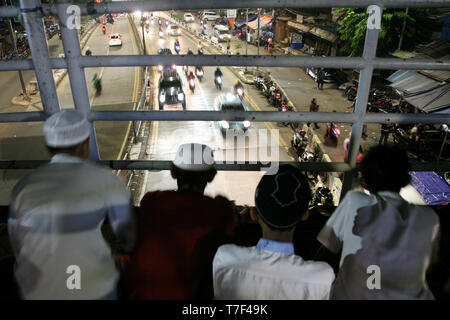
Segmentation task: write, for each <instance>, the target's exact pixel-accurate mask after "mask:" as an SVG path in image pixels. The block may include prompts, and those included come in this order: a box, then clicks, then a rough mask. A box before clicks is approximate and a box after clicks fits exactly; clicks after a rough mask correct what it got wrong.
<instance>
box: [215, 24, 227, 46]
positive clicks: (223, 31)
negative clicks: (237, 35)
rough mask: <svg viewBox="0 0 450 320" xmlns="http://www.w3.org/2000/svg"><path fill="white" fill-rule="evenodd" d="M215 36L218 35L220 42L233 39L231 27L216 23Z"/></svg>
mask: <svg viewBox="0 0 450 320" xmlns="http://www.w3.org/2000/svg"><path fill="white" fill-rule="evenodd" d="M213 36H214V37H216V38H217V40H218V41H219V42H222V41H228V40H231V34H230V29H229V28H228V27H227V26H224V25H216V26H215V27H214V31H213Z"/></svg>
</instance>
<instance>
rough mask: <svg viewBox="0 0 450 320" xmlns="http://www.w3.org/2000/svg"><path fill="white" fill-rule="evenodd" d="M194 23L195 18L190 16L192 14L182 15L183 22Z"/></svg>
mask: <svg viewBox="0 0 450 320" xmlns="http://www.w3.org/2000/svg"><path fill="white" fill-rule="evenodd" d="M194 21H195V18H194V16H193V15H192V13H189V12H186V13H185V14H184V22H194Z"/></svg>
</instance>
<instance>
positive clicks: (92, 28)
mask: <svg viewBox="0 0 450 320" xmlns="http://www.w3.org/2000/svg"><path fill="white" fill-rule="evenodd" d="M92 21H95V20H91V21H90V22H89V23H90V24H91V25H90V27H89V29H86V31H85V32H84V34H83V35H82V39H81V40H80V51H81V53H83V49H84V47H86V44H87V42H88V40H89V38H90V37H91V35H92V34H93V33H94V31H95V29H97V27H98V24H97V23H96V22H95V23H92ZM89 23H88V24H89ZM53 72H55V71H53ZM66 74H67V69H64V71H63V72H62V73H60V74H59V75H55V74H53V78H54V79H55V87H58V85H59V84H60V83H61V81H62V79H64V77H65V76H66Z"/></svg>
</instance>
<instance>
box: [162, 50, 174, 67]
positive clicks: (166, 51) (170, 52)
mask: <svg viewBox="0 0 450 320" xmlns="http://www.w3.org/2000/svg"><path fill="white" fill-rule="evenodd" d="M158 54H167V55H171V54H172V50H170V49H169V48H161V49H158ZM163 70H166V71H170V70H175V65H174V64H172V65H166V66H163V65H162V64H160V65H158V71H159V72H162V71H163Z"/></svg>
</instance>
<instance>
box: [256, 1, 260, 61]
mask: <svg viewBox="0 0 450 320" xmlns="http://www.w3.org/2000/svg"><path fill="white" fill-rule="evenodd" d="M260 14H261V8H258V35H257V38H256V40H257V41H258V56H259V29H260V28H259V16H260Z"/></svg>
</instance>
